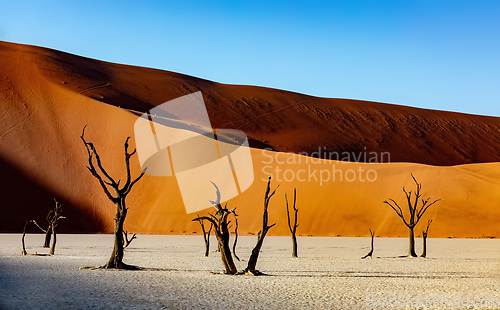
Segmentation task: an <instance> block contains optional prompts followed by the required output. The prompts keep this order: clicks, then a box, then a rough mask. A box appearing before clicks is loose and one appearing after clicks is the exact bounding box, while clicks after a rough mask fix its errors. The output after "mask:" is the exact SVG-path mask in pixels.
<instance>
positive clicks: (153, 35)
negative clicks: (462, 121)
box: [0, 0, 500, 116]
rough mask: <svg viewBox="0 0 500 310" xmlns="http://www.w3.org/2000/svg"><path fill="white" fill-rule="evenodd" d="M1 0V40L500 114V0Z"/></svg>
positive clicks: (309, 90) (330, 93) (230, 77)
mask: <svg viewBox="0 0 500 310" xmlns="http://www.w3.org/2000/svg"><path fill="white" fill-rule="evenodd" d="M83 3H84V2H82V4H77V3H76V1H52V2H48V1H32V2H31V3H30V1H24V3H21V2H16V1H3V0H2V1H0V7H1V11H2V17H1V19H0V40H4V41H10V42H17V43H26V44H33V45H39V46H45V47H50V48H54V49H58V50H62V51H66V52H70V53H74V54H78V55H83V56H87V57H91V58H96V59H101V60H106V61H111V62H118V63H124V64H132V65H139V66H146V67H154V68H160V69H165V70H170V71H176V72H180V73H185V74H189V75H193V76H197V77H202V78H205V79H209V80H213V81H217V82H222V83H230V84H248V85H259V86H266V87H273V88H280V89H285V90H291V91H295V92H300V93H305V94H310V95H314V96H321V97H335V98H351V99H363V100H372V101H380V102H387V103H395V104H402V105H409V106H415V107H422V108H430V109H439V110H450V111H458V112H466V113H473V114H483V115H493V116H500V1H496V0H490V1H487V0H470V1H461V0H449V1H448V0H447V1H441V0H394V1H384V0H366V1H356V0H344V1H303V2H301V3H299V2H293V1H184V0H176V1H141V4H139V1H137V2H134V3H132V1H130V2H127V1H116V2H113V1H86V2H85V4H83Z"/></svg>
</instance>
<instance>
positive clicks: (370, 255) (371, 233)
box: [361, 229, 375, 259]
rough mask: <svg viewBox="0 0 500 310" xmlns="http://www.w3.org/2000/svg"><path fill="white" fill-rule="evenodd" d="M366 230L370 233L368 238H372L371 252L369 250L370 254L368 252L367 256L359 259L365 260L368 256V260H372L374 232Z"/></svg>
mask: <svg viewBox="0 0 500 310" xmlns="http://www.w3.org/2000/svg"><path fill="white" fill-rule="evenodd" d="M368 230H369V231H370V236H371V238H372V242H371V250H370V252H368V254H366V255H365V256H363V257H361V259H365V258H367V257H368V256H369V257H370V258H373V238H374V237H375V232H374V231H372V230H371V229H368Z"/></svg>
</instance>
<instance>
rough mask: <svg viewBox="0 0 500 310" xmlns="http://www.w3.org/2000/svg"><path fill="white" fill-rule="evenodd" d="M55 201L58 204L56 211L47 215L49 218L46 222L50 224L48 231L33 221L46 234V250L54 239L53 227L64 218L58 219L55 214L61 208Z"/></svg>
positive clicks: (44, 244)
mask: <svg viewBox="0 0 500 310" xmlns="http://www.w3.org/2000/svg"><path fill="white" fill-rule="evenodd" d="M54 201H55V203H56V207H55V209H54V210H50V211H49V213H48V214H47V216H46V217H45V220H46V221H47V224H48V227H47V229H44V228H43V227H42V226H40V225H39V224H38V223H37V222H36V221H35V220H33V221H32V223H33V224H35V225H36V227H38V228H39V229H40V230H41V231H43V232H44V233H45V240H44V243H43V247H44V248H48V247H49V246H50V240H51V238H52V235H53V233H52V225H57V221H58V220H59V219H61V218H64V217H58V216H57V215H56V214H55V212H56V209H57V208H60V207H58V205H59V203H58V202H57V200H56V199H55V198H54Z"/></svg>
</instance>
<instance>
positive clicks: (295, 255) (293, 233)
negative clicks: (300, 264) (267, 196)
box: [285, 188, 299, 258]
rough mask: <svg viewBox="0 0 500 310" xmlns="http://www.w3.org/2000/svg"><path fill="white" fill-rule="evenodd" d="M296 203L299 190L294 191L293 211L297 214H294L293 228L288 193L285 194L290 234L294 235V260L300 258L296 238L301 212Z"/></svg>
mask: <svg viewBox="0 0 500 310" xmlns="http://www.w3.org/2000/svg"><path fill="white" fill-rule="evenodd" d="M296 201H297V189H296V188H294V189H293V211H294V212H295V214H294V220H293V227H292V224H291V222H290V211H289V209H288V198H287V196H286V193H285V202H286V216H287V219H288V228H289V229H290V233H291V234H292V245H293V249H292V257H294V258H297V257H298V256H297V236H296V233H297V227H299V224H297V214H298V212H299V209H297V207H296V206H295V203H296Z"/></svg>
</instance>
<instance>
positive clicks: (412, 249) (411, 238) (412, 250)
mask: <svg viewBox="0 0 500 310" xmlns="http://www.w3.org/2000/svg"><path fill="white" fill-rule="evenodd" d="M408 234H409V241H410V244H409V252H408V256H411V257H417V253H416V252H415V234H414V232H413V226H411V227H408Z"/></svg>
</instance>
